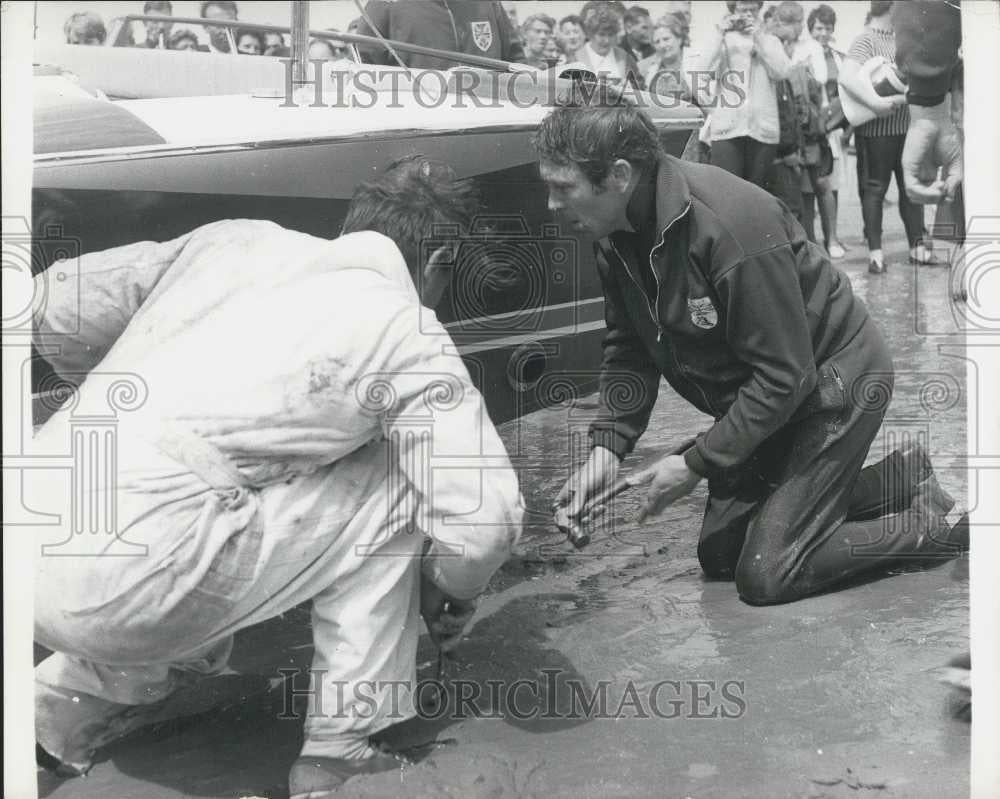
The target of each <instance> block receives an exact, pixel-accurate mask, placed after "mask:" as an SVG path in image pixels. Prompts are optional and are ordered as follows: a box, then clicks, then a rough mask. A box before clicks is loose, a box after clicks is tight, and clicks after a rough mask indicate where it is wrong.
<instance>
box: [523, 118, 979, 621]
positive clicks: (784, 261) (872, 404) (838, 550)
mask: <svg viewBox="0 0 1000 799" xmlns="http://www.w3.org/2000/svg"><path fill="white" fill-rule="evenodd" d="M536 148H537V150H538V153H539V157H540V170H541V175H542V178H543V179H544V180H545V182H546V184H547V186H548V190H549V207H550V209H551V210H552V211H553V212H554V213H557V214H559V215H560V216H562V217H563V218H564V219H565V220H566V221H568V222H569V223H570V224H571V226H572V227H573V228H574V229H575V230H576V231H579V232H586V233H589V234H591V235H593V236H594V237H595V238H596V239H598V240H599V241H598V242H597V244H596V245H595V252H596V255H597V262H598V268H599V270H600V276H601V280H602V284H603V288H604V296H605V318H606V321H607V327H608V334H607V337H606V339H605V341H604V359H603V364H602V373H601V400H600V408H601V412H600V416H599V418H598V420H597V421H595V422H594V424H593V425H592V426H591V430H590V435H591V441H592V446H593V449H592V451H591V456H590V458H589V459H588V461H587V462H586V463H585V464H584V466H583V467H582V468H581V469H580V470H579V471H578V472H577V473H576V474H575V475H573V476H572V477H570V479H569V480H568V481H567V483H566V485H565V486H564V488H563V489H562V491H561V493H560V495H559V497H558V499H557V504H558V505H561V506H563V509H564V510H565V511H566V512H567V514H568V515H569V517H570V518H571V519H574V518H576V519H582V518H583V516H582V514H583V511H584V508H585V507H586V505H587V503H588V502H589V501H590V500H591V499H592V498H594V497H596V496H598V495H599V494H600V493H602V492H603V491H604V490H605V489H606V488H607V487H608V486H609V485H610V484H611V483H613V482H614V481H615V479H616V477H617V470H618V466H619V461H620V460H621V459H622V458H623V457H624V456H625V455H626V454H628V453H629V452H630V451H631V450H632V449H633V447H634V446H635V443H636V440H637V439H638V438H639V436H640V435H642V433H643V431H644V430H645V429H646V426H647V424H648V421H649V415H650V412H651V410H652V408H653V405H654V403H655V402H656V397H657V392H658V388H659V381H660V378H661V377H664V378H666V380H667V382H668V383H669V384H670V385H671V387H672V388H673V389H674V390H675V391H676V392H677V393H678V394H680V395H681V396H682V397H684V398H685V399H686V400H688V402H690V403H691V404H693V405H694V406H695V407H697V408H698V409H699V410H701V411H702V412H704V413H707V414H710V415H712V416H713V417H714V418H715V423H714V424H713V425H712V427H711V428H710V429H709V430H708V431H707V432H706V433H704V434H702V435H700V436H698V438H697V442H696V443H695V445H694V446H693V447H691V448H690V449H688V450H687V451H686V452H685V453H684V454H683V455H682V456H681V455H677V456H667V457H665V458H663V459H662V460H660V461H659V462H657V463H656V464H655V465H654V466H652V467H651V468H649V469H646V470H643V471H641V472H640V473H639V474H635V475H632V476H631V477H630V478H629V483H630V484H632V485H635V486H643V487H645V488H646V491H647V494H646V503H645V505H644V507H643V509H642V511H641V514H640V518H645V516H646V515H648V514H655V513H659V512H660V511H662V510H663V509H664V508H665V507H666V505H668V504H669V503H671V502H673V501H674V500H676V499H678V498H680V497H682V496H685V495H686V494H688V493H690V492H691V491H692V490H693V489H694V487H695V486H696V485H698V483H699V482H700V481H701V480H702V479H703V478H708V493H709V496H708V504H707V507H706V510H705V517H704V521H703V523H702V528H701V536H700V541H699V544H698V558H699V560H700V562H701V565H702V568H703V570H704V571H705V572H706V573H707V574H708V575H711V576H715V577H729V578H731V579H733V578H734V579H735V581H736V587H737V590H738V591H739V594H740V596H741V598H742V599H743V600H745V601H746V602H749V603H751V604H772V603H779V602H790V601H793V600H797V599H800V598H802V597H805V596H808V595H810V594H814V593H817V592H821V591H826V590H831V589H834V588H838V587H842V586H843V585H844V584H845V583H846V582H848V581H851V580H854V579H857V578H858V577H860V576H864V575H869V574H873V573H876V572H877V571H878V570H880V569H883V570H884V569H885V568H887V567H891V568H898V567H899V566H900V565H903V564H914V563H926V562H929V561H935V560H940V559H941V558H945V557H951V556H954V555H957V554H958V553H959V552H960V551H961V550H962V548H963V547H965V546H967V541H968V523H967V521H965V522H961V523H960V524H959V525H956V526H955V527H954V528H951V527H950V526H949V525H948V523H947V521H946V520H945V516H946V514H947V513H949V512H950V511H951V509H952V507H953V506H954V500H952V499H951V498H950V497H949V496H948V495H947V494H946V493H945V492H944V491H943V490H942V489H941V488H940V487H939V486H938V484H937V480H936V478H935V477H934V474H933V469H932V468H931V464H930V461H929V459H928V457H927V455H926V453H925V452H924V450H923V448H922V447H920V446H919V445H918V444H915V445H913V446H910V447H908V448H906V449H905V450H902V451H896V452H894V453H892V454H890V455H889V456H888V457H887V458H885V459H884V460H883V461H881V462H880V463H878V464H875V465H874V466H871V467H868V468H866V469H862V465H863V463H864V461H865V458H866V456H867V455H868V448H869V446H870V444H871V442H872V440H873V439H874V438H875V435H876V433H877V432H878V430H879V427H880V426H881V423H882V418H883V416H884V414H885V410H886V406H887V404H888V399H889V397H890V396H891V393H892V385H893V366H892V359H891V357H890V355H889V351H888V349H887V347H886V344H885V341H884V340H883V338H882V335H881V334H880V332H879V330H878V328H877V327H876V326H875V324H874V322H873V321H872V319H871V318H870V317H869V315H868V312H867V310H866V309H865V307H864V305H863V304H862V303H861V302H860V301H859V300H858V299H857V298H855V297H854V295H853V293H852V291H851V284H850V281H849V280H848V279H847V277H846V276H845V275H844V274H842V273H841V272H840V271H838V270H837V269H836V268H834V267H833V266H832V265H831V263H830V261H829V259H828V257H827V256H826V254H825V253H824V252H823V250H822V249H821V248H820V247H818V246H817V245H815V244H812V243H810V242H809V241H808V240H807V239H806V237H805V233H804V231H803V230H802V227H801V226H800V225H799V224H798V223H797V222H795V220H794V218H793V217H792V216H791V214H790V212H789V211H788V210H787V208H786V207H785V206H783V205H782V204H781V203H780V202H779V201H778V200H776V199H775V198H774V197H772V196H771V195H769V194H767V193H766V192H764V191H763V190H761V189H759V188H758V187H756V186H754V185H752V184H750V183H747V182H746V181H743V180H740V179H739V178H737V177H735V176H733V175H731V174H729V173H728V172H725V171H724V170H722V169H719V168H717V167H711V166H706V165H700V164H692V163H687V162H682V161H680V160H678V159H675V158H672V157H670V156H668V155H665V154H664V153H663V151H662V149H661V147H660V144H659V138H658V135H657V131H656V128H655V126H654V125H653V123H652V121H651V120H650V119H649V117H648V116H647V115H646V114H645V113H644V112H642V111H641V110H639V109H637V108H635V107H633V106H632V105H630V104H626V103H621V104H617V105H610V106H604V107H598V106H596V105H592V106H589V107H582V106H579V105H576V106H564V107H559V108H556V109H555V110H553V111H552V112H551V113H550V114H549V116H548V117H546V119H545V120H544V121H543V122H542V124H541V126H540V128H539V132H538V134H537V138H536ZM623 398H624V399H623ZM626 402H627V403H628V404H627V406H626V405H625V404H623V403H626Z"/></svg>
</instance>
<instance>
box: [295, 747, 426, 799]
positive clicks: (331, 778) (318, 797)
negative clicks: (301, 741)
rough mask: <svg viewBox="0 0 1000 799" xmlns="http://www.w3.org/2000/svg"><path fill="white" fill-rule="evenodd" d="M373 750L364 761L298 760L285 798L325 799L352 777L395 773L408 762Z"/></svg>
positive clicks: (305, 757)
mask: <svg viewBox="0 0 1000 799" xmlns="http://www.w3.org/2000/svg"><path fill="white" fill-rule="evenodd" d="M374 751H375V754H374V755H372V756H371V757H366V758H339V757H313V756H303V757H300V758H299V759H298V760H296V761H295V762H294V763H292V768H291V770H290V771H289V773H288V795H289V796H288V799H327V797H331V796H335V795H336V793H337V789H338V788H340V786H342V785H343V784H344V783H345V782H347V781H348V780H349V779H351V777H357V776H358V775H361V774H377V773H379V772H381V771H396V770H399V769H402V768H403V766H405V765H408V764H409V762H410V761H408V760H407V759H405V758H404V757H402V756H401V755H395V754H393V753H391V752H388V751H384V750H380V749H375V750H374Z"/></svg>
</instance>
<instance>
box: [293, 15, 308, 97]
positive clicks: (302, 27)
mask: <svg viewBox="0 0 1000 799" xmlns="http://www.w3.org/2000/svg"><path fill="white" fill-rule="evenodd" d="M291 2H292V41H291V46H292V62H293V63H292V76H293V78H294V79H295V80H296V81H299V82H302V83H304V82H305V81H306V79H307V78H308V74H307V72H306V70H307V67H308V65H309V0H291Z"/></svg>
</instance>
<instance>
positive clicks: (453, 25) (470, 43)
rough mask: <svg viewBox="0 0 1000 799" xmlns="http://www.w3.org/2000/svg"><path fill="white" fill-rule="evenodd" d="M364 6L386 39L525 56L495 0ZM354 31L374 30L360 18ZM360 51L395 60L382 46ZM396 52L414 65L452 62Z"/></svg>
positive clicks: (407, 0) (401, 0)
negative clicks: (488, 0) (360, 22)
mask: <svg viewBox="0 0 1000 799" xmlns="http://www.w3.org/2000/svg"><path fill="white" fill-rule="evenodd" d="M365 12H366V13H367V14H368V16H369V18H370V19H371V20H372V22H373V23H374V24H375V25H376V27H378V29H379V32H380V33H381V34H382V35H383V36H384V37H385V38H387V39H393V40H396V41H400V42H407V43H409V44H419V45H422V46H423V47H435V48H437V49H439V50H452V51H455V52H459V53H468V54H470V55H480V56H485V57H487V58H499V59H501V60H503V61H521V60H523V58H524V47H523V46H522V45H521V43H520V41H519V40H518V39H517V37H516V36H515V34H514V30H513V28H512V27H511V24H510V18H509V17H508V16H507V12H506V11H504V9H503V6H502V5H501V4H500V3H499V2H495V0H491V1H490V2H486V1H485V0H450V2H449V1H448V0H397V1H396V2H385V0H369V2H368V4H367V6H366V7H365ZM358 33H360V34H362V35H364V36H374V35H375V34H374V32H373V31H372V30H371V28H370V27H369V26H368V24H367V23H364V22H362V24H361V26H360V27H359V28H358ZM362 52H363V53H364V54H365V59H366V60H368V61H370V62H371V63H375V64H388V65H395V64H396V63H397V62H396V60H395V59H394V58H393V57H392V55H391V54H390V53H389V52H388V51H387V50H385V49H384V48H382V49H379V50H377V51H371V50H366V49H364V48H363V49H362ZM399 56H400V58H401V59H402V60H403V62H404V63H405V64H406V65H407V66H408V67H412V68H414V69H448V68H450V67H453V66H455V62H453V61H445V60H442V59H439V58H431V57H429V56H423V55H414V54H410V53H400V54H399Z"/></svg>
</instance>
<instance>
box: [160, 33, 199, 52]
mask: <svg viewBox="0 0 1000 799" xmlns="http://www.w3.org/2000/svg"><path fill="white" fill-rule="evenodd" d="M167 49H168V50H195V51H200V50H201V47H200V45H199V44H198V35H197V34H196V33H195V32H194V31H192V30H188V29H186V28H182V29H181V30H179V31H174V32H173V34H172V35H171V37H170V41H169V42H168V43H167Z"/></svg>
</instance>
